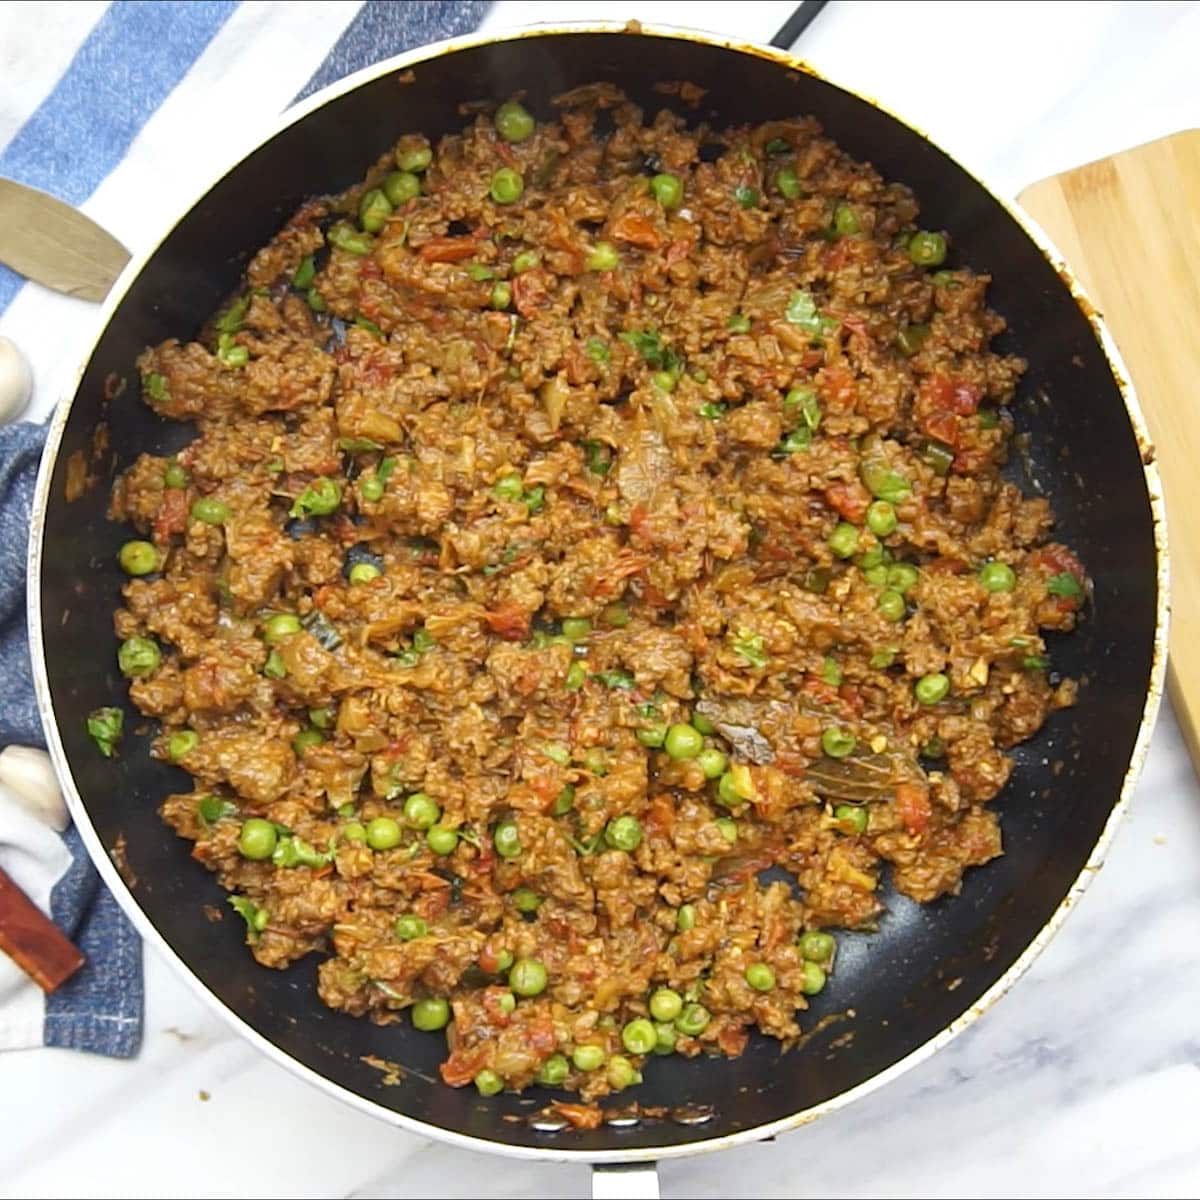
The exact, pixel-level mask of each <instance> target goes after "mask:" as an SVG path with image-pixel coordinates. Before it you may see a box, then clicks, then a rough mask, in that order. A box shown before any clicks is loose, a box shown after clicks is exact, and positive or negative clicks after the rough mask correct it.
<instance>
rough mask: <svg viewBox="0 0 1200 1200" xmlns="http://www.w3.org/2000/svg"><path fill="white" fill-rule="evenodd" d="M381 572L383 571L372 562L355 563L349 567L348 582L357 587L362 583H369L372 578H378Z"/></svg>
mask: <svg viewBox="0 0 1200 1200" xmlns="http://www.w3.org/2000/svg"><path fill="white" fill-rule="evenodd" d="M382 574H383V572H382V571H381V570H380V569H379V568H378V567H377V566H376V565H375V564H374V563H369V562H360V563H355V564H354V566H352V567H351V568H350V584H351V586H353V587H357V586H359V585H361V584H364V583H370V582H371V581H372V580H373V579H378V578H379V577H380V575H382Z"/></svg>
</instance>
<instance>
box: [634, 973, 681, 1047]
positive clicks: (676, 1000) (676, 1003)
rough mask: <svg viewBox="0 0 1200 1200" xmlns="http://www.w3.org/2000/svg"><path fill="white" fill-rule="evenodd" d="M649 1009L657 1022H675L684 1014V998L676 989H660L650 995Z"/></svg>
mask: <svg viewBox="0 0 1200 1200" xmlns="http://www.w3.org/2000/svg"><path fill="white" fill-rule="evenodd" d="M649 1009H650V1015H651V1016H652V1017H653V1018H654V1019H655V1020H656V1021H674V1020H675V1018H676V1017H677V1016H679V1014H680V1013H681V1012H683V997H682V996H681V995H680V994H679V993H678V992H677V991H675V989H674V988H669V987H662V988H659V989H658V990H657V991H654V992H652V993H651V994H650V1001H649ZM643 1053H644V1052H643Z"/></svg>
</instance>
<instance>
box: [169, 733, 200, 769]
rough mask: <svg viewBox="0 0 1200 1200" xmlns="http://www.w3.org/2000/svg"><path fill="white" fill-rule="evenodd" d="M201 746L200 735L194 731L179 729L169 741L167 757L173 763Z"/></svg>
mask: <svg viewBox="0 0 1200 1200" xmlns="http://www.w3.org/2000/svg"><path fill="white" fill-rule="evenodd" d="M199 744H200V735H199V734H198V733H196V731H195V730H193V729H177V730H176V731H175V732H174V733H173V734H171V736H170V737H169V738H168V739H167V757H168V758H169V759H170V760H171V761H172V762H178V761H179V760H180V759H181V758H184V757H186V756H187V755H189V754H191V752H192V751H193V750H195V748H196V747H197V746H198V745H199Z"/></svg>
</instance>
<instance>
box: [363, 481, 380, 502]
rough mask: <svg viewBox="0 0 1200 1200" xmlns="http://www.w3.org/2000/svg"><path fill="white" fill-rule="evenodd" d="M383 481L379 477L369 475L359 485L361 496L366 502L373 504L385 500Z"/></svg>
mask: <svg viewBox="0 0 1200 1200" xmlns="http://www.w3.org/2000/svg"><path fill="white" fill-rule="evenodd" d="M383 488H384V483H383V480H382V479H380V478H379V476H378V475H368V476H366V478H365V479H363V481H362V482H361V483H360V484H359V485H358V490H359V494H360V495H361V496H362V498H363V499H364V500H370V501H372V502H375V501H379V500H382V499H383Z"/></svg>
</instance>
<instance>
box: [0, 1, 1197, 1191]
mask: <svg viewBox="0 0 1200 1200" xmlns="http://www.w3.org/2000/svg"><path fill="white" fill-rule="evenodd" d="M790 9H791V5H790V4H789V3H779V2H765V0H763V2H747V0H743V2H742V3H737V4H734V3H729V2H721V3H717V2H715V0H693V2H692V3H689V4H683V3H680V2H672V3H662V2H659V3H652V2H647V0H626V2H625V3H604V2H591V0H583V2H574V3H571V4H570V5H551V4H548V3H544V2H539V3H528V2H514V0H510V2H504V3H500V4H498V5H497V6H496V8H495V10H494V11H493V13H492V15H491V16H490V18H489V21H488V26H489V27H491V28H499V27H501V26H505V25H511V24H516V23H520V22H523V21H529V20H547V19H551V18H554V17H562V16H568V15H569V16H570V17H571V18H576V19H582V18H586V17H595V16H603V17H605V18H625V17H632V16H636V17H639V18H640V19H642V20H643V21H655V20H658V21H667V22H673V23H677V24H683V23H688V24H692V25H695V26H699V27H707V28H710V29H716V30H719V31H722V32H727V33H730V34H736V35H738V36H740V37H744V38H747V39H755V38H757V39H761V40H764V41H765V40H766V39H767V38H768V37H769V36H770V34H771V33H772V32H773V30H774V29H775V28H776V27H777V26H778V25H779V24H780V23H781V22H782V20H783V19H784V18H785V17H786V15H787V14H788V12H789V11H790ZM803 47H804V53H805V55H806V56H807V57H808V58H809V59H810V61H811V62H812V63H813V64H814V65H815V66H816V67H818V68H819V69H821V70H823V71H824V72H826V73H828V74H829V75H830V76H832V77H833V78H834V79H835V80H840V81H843V82H846V83H849V84H853V85H855V86H857V87H860V88H862V89H863V90H865V91H867V92H869V93H872V94H874V95H876V96H879V97H880V98H881V99H883V100H884V101H885V102H886V103H887V104H888V105H889V106H890V107H891V108H893V109H894V110H896V111H898V112H900V113H901V114H903V115H905V116H906V117H907V118H909V119H910V120H912V121H913V122H914V123H915V124H917V125H919V126H921V127H923V128H925V129H926V130H927V131H928V132H929V133H930V135H931V136H932V137H933V138H934V139H935V140H937V141H939V142H940V143H941V144H942V145H943V146H945V147H946V149H948V150H949V151H950V152H951V153H954V154H956V155H957V156H959V157H960V158H961V159H962V160H963V161H964V162H966V163H967V164H968V165H969V166H971V167H973V168H974V169H975V170H977V171H978V172H979V173H980V174H982V175H983V177H984V178H986V179H988V180H989V181H990V182H991V183H992V184H993V186H994V187H996V188H997V190H999V191H1000V192H1002V193H1004V194H1007V195H1015V194H1016V192H1017V191H1019V190H1020V189H1021V188H1022V187H1023V186H1025V185H1026V184H1028V183H1030V182H1033V181H1034V180H1036V179H1039V178H1041V177H1043V176H1045V175H1048V174H1052V173H1053V172H1055V171H1058V170H1062V169H1065V168H1067V167H1069V166H1072V165H1075V164H1077V163H1080V162H1084V161H1087V160H1089V159H1092V158H1095V157H1097V156H1100V155H1103V154H1107V153H1110V152H1114V151H1117V150H1121V149H1124V148H1127V147H1129V146H1132V145H1136V144H1137V143H1139V142H1143V141H1146V140H1149V139H1151V138H1154V137H1158V136H1161V135H1163V134H1166V133H1171V132H1174V131H1176V130H1179V129H1183V128H1187V127H1189V126H1194V125H1197V124H1200V88H1197V86H1196V82H1195V81H1196V73H1195V72H1196V68H1195V60H1196V51H1197V49H1198V48H1200V4H1195V3H1191V4H1148V3H1125V4H1078V3H1069V4H1049V3H1047V4H1023V3H970V4H946V3H923V4H909V3H879V4H866V3H846V2H843V3H836V2H835V3H832V4H830V5H829V6H828V8H827V9H826V10H825V12H824V13H823V14H822V15H821V16H820V17H819V18H818V20H817V22H816V24H814V25H813V26H812V27H811V29H810V30H809V31H808V33H807V34H806V35H805V37H804V39H803ZM3 136H4V131H3V130H0V138H2V137H3ZM18 317H19V314H18ZM80 321H81V323H83V322H85V318H84V317H81V318H80ZM81 328H82V324H81ZM75 332H78V331H75ZM79 336H80V337H81V338H82V337H83V336H84V334H82V333H80V335H79ZM73 337H74V333H72V334H71V338H73ZM71 338H68V340H71ZM81 344H82V343H81ZM61 357H62V359H64V360H69V361H76V360H77V358H78V356H77V355H72V354H69V353H66V352H64V353H63V354H62V355H61ZM47 382H49V381H46V380H44V379H43V380H39V388H40V396H41V397H45V396H46V395H47V393H49V394H51V395H52V394H54V391H55V389H54V388H53V387H43V386H42V385H43V384H45V383H47ZM39 407H40V408H41V411H43V412H44V411H46V407H48V401H47V400H45V399H42V400H41V401H40V404H39ZM1197 863H1200V787H1198V785H1197V781H1196V778H1195V776H1194V775H1193V774H1192V772H1191V769H1190V766H1189V763H1188V760H1187V756H1186V754H1185V752H1184V749H1183V745H1182V743H1181V741H1180V737H1179V732H1178V729H1177V727H1176V725H1175V722H1174V720H1173V717H1172V715H1171V713H1170V712H1169V710H1167V709H1165V708H1164V712H1163V716H1162V718H1161V720H1160V723H1159V727H1158V730H1157V732H1156V734H1155V736H1154V741H1153V745H1152V748H1151V751H1150V756H1149V759H1148V762H1147V764H1146V769H1145V774H1144V776H1143V779H1142V781H1141V784H1140V786H1139V787H1138V790H1137V794H1136V798H1135V801H1134V804H1133V807H1132V810H1131V813H1130V815H1129V817H1128V818H1127V820H1126V822H1125V824H1124V826H1123V828H1122V829H1121V830H1120V832H1119V834H1118V836H1117V838H1116V841H1115V844H1114V845H1113V847H1112V850H1111V853H1110V857H1109V861H1108V864H1107V865H1106V867H1105V869H1104V870H1103V871H1102V872H1101V874H1100V875H1099V877H1098V878H1097V879H1096V881H1095V883H1094V884H1093V886H1092V888H1091V890H1090V892H1089V893H1088V895H1087V896H1086V897H1085V899H1084V900H1083V902H1082V904H1081V905H1080V906H1079V909H1078V911H1077V912H1076V913H1075V914H1074V915H1073V916H1072V918H1071V919H1070V921H1068V923H1067V925H1066V927H1065V929H1064V931H1063V932H1062V933H1061V934H1060V935H1059V937H1058V938H1057V939H1056V940H1055V941H1054V942H1053V944H1052V945H1051V946H1050V947H1049V949H1048V950H1046V952H1045V953H1044V954H1043V955H1042V956H1041V958H1040V959H1039V960H1038V962H1037V963H1036V964H1035V965H1034V967H1033V968H1032V970H1030V972H1029V973H1028V974H1027V975H1026V976H1025V978H1024V979H1023V980H1021V982H1020V983H1019V984H1018V985H1017V987H1016V988H1015V990H1014V991H1013V993H1012V994H1011V995H1010V996H1009V997H1007V998H1006V999H1005V1000H1004V1001H1003V1002H1002V1003H1001V1004H999V1005H998V1006H997V1007H996V1008H995V1009H993V1010H992V1011H991V1012H989V1013H988V1014H987V1015H986V1016H985V1017H984V1018H983V1019H982V1020H981V1021H980V1022H979V1023H978V1024H977V1025H975V1026H974V1027H973V1028H972V1029H970V1030H969V1031H968V1032H967V1033H965V1034H964V1035H963V1036H962V1037H960V1038H959V1039H958V1040H957V1041H956V1042H954V1043H953V1044H952V1045H951V1046H950V1047H949V1048H948V1049H946V1050H944V1051H942V1052H941V1053H940V1054H938V1055H936V1056H934V1057H933V1058H932V1059H931V1060H929V1061H927V1062H925V1063H923V1064H922V1065H921V1066H919V1067H917V1068H915V1069H914V1070H912V1071H911V1072H909V1073H908V1074H907V1075H905V1076H904V1077H903V1078H902V1079H900V1080H899V1081H897V1082H894V1083H892V1084H891V1085H889V1086H888V1087H886V1088H884V1089H882V1090H881V1091H878V1092H876V1093H875V1094H874V1095H872V1096H870V1097H868V1098H867V1099H865V1100H863V1101H860V1102H859V1103H857V1104H855V1105H852V1106H851V1107H850V1108H849V1109H846V1110H843V1111H841V1112H839V1113H836V1114H834V1115H833V1116H830V1117H826V1118H825V1119H824V1120H822V1121H820V1122H818V1123H817V1124H816V1125H813V1126H810V1127H808V1128H806V1129H803V1130H800V1131H797V1132H795V1133H793V1134H790V1135H788V1136H786V1137H783V1138H780V1139H779V1140H777V1141H775V1142H773V1143H763V1144H759V1145H756V1146H753V1147H750V1148H747V1149H741V1150H734V1151H728V1152H725V1153H723V1154H720V1155H717V1156H704V1157H701V1158H693V1159H686V1160H680V1161H675V1162H671V1163H668V1164H665V1165H663V1166H662V1168H661V1177H662V1183H663V1190H664V1194H665V1195H669V1196H685V1195H686V1196H732V1195H736V1196H762V1195H773V1196H774V1195H778V1196H787V1195H838V1196H883V1195H887V1196H915V1195H920V1196H964V1195H970V1196H1061V1195H1083V1194H1086V1195H1097V1196H1134V1195H1137V1196H1145V1195H1155V1196H1185V1195H1187V1196H1190V1195H1195V1194H1197V1192H1198V1191H1200V1136H1198V1135H1197V1133H1196V1120H1195V1114H1196V1112H1197V1111H1198V1109H1200V1069H1198V1068H1200V1034H1198V1033H1197V1026H1196V1024H1195V1005H1194V999H1193V992H1192V986H1193V983H1192V981H1194V980H1195V978H1196V974H1195V973H1196V970H1197V968H1198V967H1200V938H1197V935H1196V930H1197V928H1200V871H1197V866H1196V864H1197ZM146 967H147V997H148V1000H147V1023H146V1038H145V1045H144V1048H143V1050H142V1052H141V1055H140V1057H139V1058H138V1059H136V1060H134V1061H132V1062H112V1061H108V1060H104V1059H99V1058H92V1057H89V1056H86V1055H82V1054H77V1053H72V1052H68V1051H60V1050H35V1051H28V1052H22V1053H14V1054H8V1055H5V1056H4V1057H3V1058H2V1059H0V1084H2V1094H3V1102H2V1107H3V1123H4V1136H3V1138H2V1139H0V1195H4V1196H55V1195H64V1194H70V1195H87V1196H141V1195H156V1196H161V1195H168V1196H234V1195H238V1196H243V1195H251V1196H283V1195H287V1196H322V1195H340V1196H360V1195H361V1196H421V1195H440V1196H477V1195H489V1196H497V1197H501V1196H529V1195H546V1196H563V1195H586V1194H587V1193H588V1187H589V1184H588V1178H587V1171H586V1170H585V1169H583V1168H573V1167H561V1166H553V1165H547V1166H541V1165H533V1164H529V1163H524V1162H517V1161H513V1160H506V1161H504V1162H501V1161H500V1160H497V1159H495V1158H493V1157H490V1156H482V1155H471V1154H466V1153H464V1152H462V1151H458V1150H453V1149H450V1148H448V1147H445V1146H442V1145H439V1144H435V1143H433V1142H429V1141H425V1140H423V1139H421V1138H418V1137H415V1136H412V1135H409V1134H406V1133H402V1132H398V1131H396V1130H394V1129H391V1128H389V1127H387V1126H385V1125H383V1124H381V1123H379V1122H376V1121H374V1120H372V1119H370V1118H368V1117H365V1116H362V1115H360V1114H358V1113H357V1112H354V1111H352V1110H350V1109H349V1108H346V1107H344V1106H342V1105H340V1104H339V1103H337V1102H335V1101H333V1100H331V1099H328V1098H327V1097H325V1096H324V1095H322V1094H320V1093H318V1092H316V1091H315V1090H313V1089H311V1088H310V1087H308V1086H307V1085H306V1084H303V1083H301V1082H299V1081H298V1080H296V1079H295V1078H293V1077H292V1076H291V1075H289V1074H288V1073H287V1072H285V1071H283V1070H282V1069H280V1068H279V1067H276V1066H275V1065H273V1064H271V1063H269V1062H267V1061H266V1060H265V1059H264V1058H263V1057H262V1056H261V1055H259V1054H258V1053H257V1052H256V1051H255V1050H253V1049H251V1048H250V1047H249V1046H248V1045H246V1044H245V1043H243V1042H242V1041H241V1040H240V1039H239V1038H238V1037H237V1036H236V1035H235V1034H233V1033H232V1032H230V1031H229V1030H228V1029H227V1028H226V1027H225V1025H224V1024H223V1022H222V1021H221V1020H220V1019H219V1018H218V1017H217V1016H215V1015H214V1014H213V1013H212V1012H210V1011H209V1010H208V1009H207V1008H206V1007H204V1006H202V1005H201V1004H200V1002H199V1001H198V1000H197V999H195V997H194V996H193V995H192V993H191V992H190V991H189V990H188V989H187V988H185V987H184V985H183V984H182V983H181V982H179V981H178V980H177V979H176V978H175V977H174V976H173V974H172V973H171V972H170V971H169V969H168V968H167V967H166V966H165V965H164V964H163V963H162V962H161V961H160V960H159V959H158V957H157V956H156V955H155V954H154V953H153V952H150V951H148V952H147V962H146Z"/></svg>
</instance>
